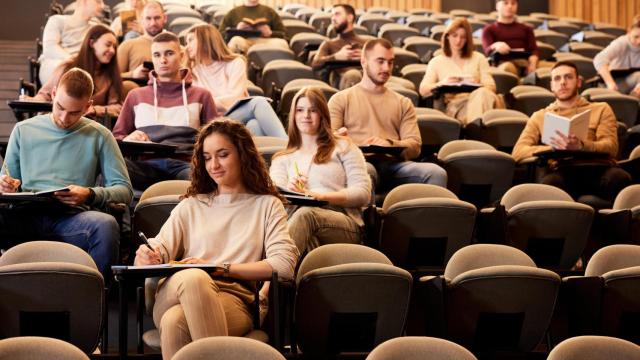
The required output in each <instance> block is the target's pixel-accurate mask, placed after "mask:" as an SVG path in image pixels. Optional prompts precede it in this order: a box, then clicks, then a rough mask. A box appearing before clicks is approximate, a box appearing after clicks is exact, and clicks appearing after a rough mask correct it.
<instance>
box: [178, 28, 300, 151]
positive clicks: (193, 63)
mask: <svg viewBox="0 0 640 360" xmlns="http://www.w3.org/2000/svg"><path fill="white" fill-rule="evenodd" d="M187 55H188V56H187V61H188V63H187V66H188V67H189V69H190V70H191V74H192V75H193V78H194V81H193V85H195V86H200V87H203V88H205V89H207V90H209V92H211V95H212V96H213V99H214V101H215V103H216V106H217V107H218V111H219V112H220V113H223V114H225V116H227V117H230V118H232V119H235V120H238V121H240V122H241V123H243V124H245V125H247V127H248V128H249V130H250V131H251V132H252V133H253V134H254V135H255V136H275V137H280V138H284V139H286V138H287V133H286V132H285V130H284V127H283V126H282V122H281V121H280V119H278V115H276V113H275V112H274V111H273V108H272V107H271V104H269V102H268V101H267V100H266V98H264V97H253V98H251V99H250V100H248V101H245V102H244V103H242V104H241V105H240V106H234V104H235V103H236V102H237V101H238V100H240V99H246V98H247V97H248V96H249V93H248V91H247V64H246V62H245V60H244V58H243V57H242V56H241V55H237V54H234V53H233V52H231V50H229V48H228V47H227V45H226V44H225V43H224V41H223V39H222V36H221V35H220V32H219V31H218V29H216V28H215V27H214V26H211V25H196V26H193V27H191V28H190V29H189V30H188V31H187Z"/></svg>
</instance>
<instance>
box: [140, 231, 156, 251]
mask: <svg viewBox="0 0 640 360" xmlns="http://www.w3.org/2000/svg"><path fill="white" fill-rule="evenodd" d="M138 237H139V238H140V239H142V242H143V243H144V244H145V245H146V246H147V247H148V248H149V250H151V251H155V250H153V248H152V247H151V245H149V239H147V237H146V236H145V235H144V233H143V232H142V231H138Z"/></svg>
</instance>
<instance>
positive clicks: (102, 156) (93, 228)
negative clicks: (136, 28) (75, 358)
mask: <svg viewBox="0 0 640 360" xmlns="http://www.w3.org/2000/svg"><path fill="white" fill-rule="evenodd" d="M92 93H93V82H92V81H91V77H90V76H89V74H88V73H87V72H86V71H84V70H81V69H78V68H72V69H70V70H68V71H67V72H66V73H64V74H63V75H62V77H61V78H60V81H59V82H58V84H57V86H56V87H55V88H54V89H53V93H52V95H53V110H52V112H51V114H45V115H38V116H36V117H33V118H31V119H28V120H25V121H21V122H19V123H18V124H16V126H15V128H14V129H13V131H12V132H11V136H10V138H9V145H8V147H7V154H6V157H5V164H4V166H3V168H2V169H3V170H2V173H3V174H2V175H0V192H3V193H13V192H17V191H31V192H37V191H45V190H52V189H58V188H61V187H66V188H68V189H69V190H68V191H66V192H65V191H57V192H55V193H54V194H53V198H54V200H55V201H52V202H47V203H41V202H30V203H22V204H14V205H13V206H12V207H0V246H2V245H10V246H11V245H16V244H18V243H22V242H25V241H30V240H43V239H46V240H59V241H63V242H66V243H69V244H73V245H76V246H78V247H79V248H82V249H83V250H85V251H87V252H88V253H89V255H91V257H92V258H93V260H94V261H95V262H96V265H97V267H98V269H99V270H100V272H101V273H102V274H103V275H104V277H105V280H108V279H109V276H108V273H109V270H110V268H111V264H112V263H113V262H114V261H115V260H116V258H117V254H118V243H119V237H120V232H119V229H118V224H117V222H116V220H115V219H114V217H113V216H111V215H108V214H105V213H102V212H99V211H95V209H100V208H105V206H106V205H107V204H108V203H109V202H116V203H126V204H128V203H129V202H130V201H131V198H132V196H133V190H132V189H131V183H130V182H129V176H128V175H127V169H126V167H125V164H124V159H123V158H122V155H121V154H120V150H119V149H118V145H117V144H116V140H115V139H114V138H113V136H112V135H111V133H110V132H109V130H107V129H106V128H105V127H103V126H102V125H100V124H98V123H97V122H95V121H93V120H90V119H87V118H85V117H83V116H82V115H83V114H85V113H87V111H88V110H89V108H90V107H91V94H92ZM98 174H100V175H102V178H103V179H104V186H96V178H97V177H98ZM7 241H11V242H10V243H8V244H7V243H6V242H7Z"/></svg>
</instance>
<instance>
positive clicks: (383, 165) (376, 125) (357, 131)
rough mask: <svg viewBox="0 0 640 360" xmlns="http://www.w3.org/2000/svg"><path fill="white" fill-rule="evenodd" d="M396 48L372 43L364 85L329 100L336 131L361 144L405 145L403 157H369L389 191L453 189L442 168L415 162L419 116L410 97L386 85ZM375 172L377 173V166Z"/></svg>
mask: <svg viewBox="0 0 640 360" xmlns="http://www.w3.org/2000/svg"><path fill="white" fill-rule="evenodd" d="M393 60H394V56H393V45H392V44H391V43H390V42H389V41H388V40H385V39H375V40H370V41H367V42H366V43H365V45H364V47H363V50H362V56H361V58H360V63H361V65H362V69H363V70H364V71H363V77H362V81H360V83H358V84H356V85H354V86H353V87H351V88H349V89H346V90H342V91H340V92H338V93H337V94H335V95H333V96H332V97H331V100H329V111H330V112H331V127H332V128H333V130H334V131H336V133H337V134H338V135H343V136H349V137H350V138H351V139H352V140H353V141H354V142H355V143H356V144H358V145H378V146H393V147H403V148H404V150H403V151H402V153H401V158H402V159H398V158H393V157H390V156H382V157H380V156H377V157H375V158H372V157H369V158H368V160H369V162H370V163H372V164H373V166H374V167H375V170H376V171H377V173H378V175H379V176H380V179H381V183H382V184H383V185H384V187H389V186H392V187H393V186H397V185H400V184H406V183H426V184H434V185H440V186H446V185H447V173H446V172H445V171H444V169H442V168H441V167H439V166H438V165H436V164H431V163H422V162H413V161H409V160H410V159H414V158H416V157H417V156H418V155H419V154H420V146H421V143H422V140H421V138H420V131H419V130H418V122H417V119H416V112H415V109H414V107H413V104H412V103H411V100H409V99H408V98H406V97H404V96H402V95H400V94H398V93H396V92H395V91H393V90H391V89H388V88H387V87H386V86H385V84H386V82H387V81H388V80H389V78H390V77H391V70H392V69H393ZM369 170H370V172H373V171H372V170H373V169H372V168H371V166H370V167H369Z"/></svg>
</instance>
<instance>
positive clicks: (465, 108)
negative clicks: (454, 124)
mask: <svg viewBox="0 0 640 360" xmlns="http://www.w3.org/2000/svg"><path fill="white" fill-rule="evenodd" d="M502 107H504V105H503V104H502V101H501V99H500V97H499V96H498V95H496V93H494V92H493V91H491V90H489V89H487V88H486V87H481V88H478V89H476V90H474V91H472V92H471V93H463V94H456V95H454V96H453V97H451V98H449V99H448V101H447V108H446V110H445V112H446V114H447V115H449V116H451V117H453V118H456V119H458V120H460V121H461V122H462V123H463V124H467V123H469V122H471V121H473V120H475V119H477V118H479V117H481V116H482V114H484V113H485V112H486V111H487V110H491V109H496V108H502Z"/></svg>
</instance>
